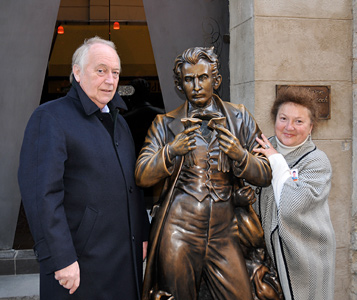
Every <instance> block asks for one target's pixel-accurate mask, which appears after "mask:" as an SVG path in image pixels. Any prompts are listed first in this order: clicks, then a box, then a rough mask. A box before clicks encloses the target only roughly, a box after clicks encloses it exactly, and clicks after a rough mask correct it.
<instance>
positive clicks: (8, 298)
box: [0, 274, 40, 300]
mask: <svg viewBox="0 0 357 300" xmlns="http://www.w3.org/2000/svg"><path fill="white" fill-rule="evenodd" d="M39 280H40V275H39V274H25V275H1V276H0V299H1V300H38V299H40V296H39V292H40V284H39Z"/></svg>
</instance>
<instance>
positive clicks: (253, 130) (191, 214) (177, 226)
mask: <svg viewBox="0 0 357 300" xmlns="http://www.w3.org/2000/svg"><path fill="white" fill-rule="evenodd" d="M174 73H175V84H176V87H177V89H178V90H179V91H180V92H182V93H184V95H185V96H186V99H187V100H186V101H185V103H184V104H183V105H181V106H180V107H179V108H177V109H176V110H174V111H171V112H169V113H166V114H163V115H158V116H157V117H156V119H155V120H154V122H153V123H152V125H151V128H150V129H149V131H148V134H147V137H146V139H145V143H144V146H143V149H142V150H141V152H140V155H139V158H138V161H137V164H136V170H135V176H136V181H137V184H138V185H139V186H142V187H149V186H152V185H155V184H157V183H159V182H161V181H162V182H163V189H162V193H161V196H160V199H159V201H158V203H156V205H155V206H154V207H153V211H152V215H153V221H152V228H151V234H150V241H149V245H150V246H149V247H150V250H149V254H148V261H147V269H146V275H145V280H144V290H143V299H144V300H148V299H150V300H151V299H175V300H191V299H192V300H196V299H197V298H198V294H199V289H200V284H201V280H202V278H203V279H204V280H205V281H206V284H207V286H208V289H209V291H210V293H211V294H212V297H213V298H214V299H222V300H227V299H230V300H233V299H240V300H243V299H244V300H246V299H249V300H251V299H252V292H251V286H250V281H249V275H248V273H247V268H246V263H245V260H244V257H243V253H242V249H241V247H240V240H239V234H238V223H237V218H236V216H235V213H234V207H235V206H236V205H239V203H237V202H239V196H236V195H238V194H239V192H237V191H241V190H242V189H244V181H247V182H249V183H250V184H253V185H256V186H267V185H269V184H270V180H271V169H270V166H269V163H268V161H267V159H266V158H264V157H262V156H260V155H256V154H255V153H254V152H253V151H252V150H253V147H255V146H256V141H255V138H256V137H257V136H260V135H261V131H260V129H259V128H258V126H257V124H256V122H255V120H254V118H253V117H252V116H251V115H250V113H249V112H248V111H247V110H246V108H245V107H244V106H243V105H236V104H232V103H229V102H224V101H222V100H221V99H220V98H219V97H218V96H217V95H216V94H214V90H216V89H218V87H219V86H220V84H221V81H222V77H221V75H220V74H219V72H218V59H217V55H216V54H215V53H214V51H213V47H212V48H200V47H196V48H190V49H187V50H186V51H184V52H183V53H182V55H179V56H178V57H177V58H176V61H175V66H174ZM241 194H242V193H241Z"/></svg>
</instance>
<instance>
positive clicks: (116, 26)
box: [113, 22, 120, 30]
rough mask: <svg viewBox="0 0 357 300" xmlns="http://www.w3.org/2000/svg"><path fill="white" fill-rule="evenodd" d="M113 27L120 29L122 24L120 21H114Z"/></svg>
mask: <svg viewBox="0 0 357 300" xmlns="http://www.w3.org/2000/svg"><path fill="white" fill-rule="evenodd" d="M113 29H114V30H118V29H120V24H119V22H114V25H113Z"/></svg>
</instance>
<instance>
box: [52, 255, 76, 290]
mask: <svg viewBox="0 0 357 300" xmlns="http://www.w3.org/2000/svg"><path fill="white" fill-rule="evenodd" d="M79 273H80V272H79V265H78V262H74V263H73V264H71V265H69V266H68V267H65V268H63V269H61V270H58V271H56V272H55V279H56V280H58V283H59V284H60V285H62V286H63V287H64V288H66V289H68V290H69V293H70V294H73V293H74V292H75V291H76V290H77V288H78V287H79V282H80V276H79Z"/></svg>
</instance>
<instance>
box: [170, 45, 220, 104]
mask: <svg viewBox="0 0 357 300" xmlns="http://www.w3.org/2000/svg"><path fill="white" fill-rule="evenodd" d="M213 50H214V47H211V48H203V47H194V48H189V49H187V50H185V51H184V52H183V53H182V54H181V55H179V56H177V58H176V60H175V66H174V74H175V85H176V88H177V89H178V90H179V91H180V92H182V93H184V94H185V95H186V97H187V99H188V100H189V101H190V102H191V103H192V104H193V105H195V106H205V105H207V104H208V102H209V101H210V99H211V97H212V95H213V91H214V90H217V89H218V88H219V86H220V85H221V82H222V76H221V75H220V74H219V71H218V66H219V62H218V58H217V55H216V54H215V53H214V51H213Z"/></svg>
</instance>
